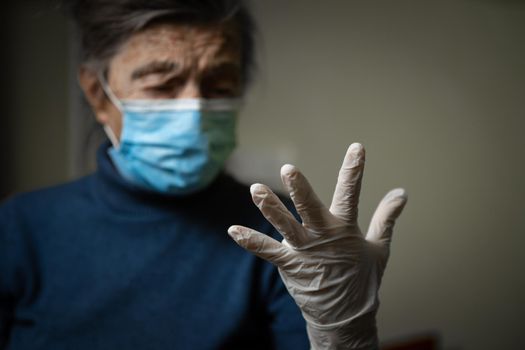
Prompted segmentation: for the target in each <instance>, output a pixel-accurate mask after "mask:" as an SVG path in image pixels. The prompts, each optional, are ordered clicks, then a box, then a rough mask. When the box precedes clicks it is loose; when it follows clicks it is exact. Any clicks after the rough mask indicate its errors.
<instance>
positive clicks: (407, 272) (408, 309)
mask: <svg viewBox="0 0 525 350" xmlns="http://www.w3.org/2000/svg"><path fill="white" fill-rule="evenodd" d="M255 8H256V12H257V16H258V17H259V18H260V27H261V32H262V35H263V37H264V38H263V40H264V48H263V52H262V55H261V56H262V68H261V72H260V75H261V78H262V79H261V80H260V81H259V83H258V84H257V85H256V86H255V88H254V91H253V96H252V100H251V101H250V103H249V104H248V106H247V108H246V111H245V114H244V118H243V120H242V122H241V147H240V149H239V154H238V155H237V156H236V157H237V159H236V162H237V163H239V164H243V163H244V164H248V166H247V167H245V170H244V171H243V174H244V177H245V178H246V179H250V180H252V179H253V180H255V181H261V180H262V181H266V182H269V183H271V184H273V185H274V186H278V182H279V179H278V172H279V167H280V162H281V161H290V162H293V163H295V164H296V165H298V166H299V167H300V168H302V169H303V171H304V172H305V173H306V174H307V176H308V177H309V179H310V180H311V182H312V183H313V185H314V186H315V188H317V189H318V191H319V194H320V196H321V197H322V198H323V199H324V200H325V202H326V203H329V200H330V198H331V194H332V191H333V187H334V185H335V180H336V175H337V171H338V168H339V165H340V162H341V160H342V157H343V155H344V152H345V149H346V147H347V145H348V144H350V143H351V142H353V141H360V142H362V143H363V144H364V145H365V147H366V149H367V152H368V153H367V169H366V172H365V181H364V185H363V193H362V201H361V202H362V204H361V225H362V226H364V227H366V226H367V223H368V220H369V219H370V216H371V214H372V211H373V209H374V207H375V205H376V203H378V201H379V200H380V198H381V196H382V195H383V194H384V193H385V192H386V191H387V190H388V189H390V188H393V187H396V186H403V187H405V188H406V189H407V190H408V192H409V202H408V205H407V207H406V212H405V213H404V214H403V216H402V218H401V219H400V221H399V224H398V226H397V230H396V233H395V240H394V243H393V252H392V257H391V261H390V264H389V266H388V270H387V273H386V276H385V279H384V284H383V286H382V293H381V295H382V307H381V311H380V313H379V327H380V333H381V338H382V339H384V340H388V339H395V338H397V337H400V336H404V335H406V334H411V333H412V332H417V331H422V332H424V331H429V330H430V331H438V332H440V333H441V334H442V336H443V346H444V348H445V349H472V350H473V349H518V348H521V349H523V348H525V341H524V337H523V335H522V328H523V321H522V319H523V316H524V313H523V312H524V311H525V288H524V276H525V274H524V273H523V266H525V265H524V263H525V259H524V258H523V255H522V251H523V246H525V219H524V217H525V215H524V209H525V207H524V204H523V201H524V199H525V186H524V184H523V181H524V180H525V137H524V131H525V112H524V111H525V102H524V101H525V3H524V2H522V1H496V0H494V1H489V0H485V1H484V0H461V1H460V0H454V1H452V0H450V1H443V0H435V1H416V0H413V1H389V0H382V1H370V0H362V1H348V0H339V1H337V0H323V1H320V0H319V1H305V0H286V1H282V0H264V1H257V2H256V3H255ZM250 158H252V160H250ZM259 159H261V162H259ZM272 159H277V160H276V161H272Z"/></svg>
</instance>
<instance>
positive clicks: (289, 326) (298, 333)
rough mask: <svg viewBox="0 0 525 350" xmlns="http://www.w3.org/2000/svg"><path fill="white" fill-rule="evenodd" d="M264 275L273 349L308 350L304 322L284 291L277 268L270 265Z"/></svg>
mask: <svg viewBox="0 0 525 350" xmlns="http://www.w3.org/2000/svg"><path fill="white" fill-rule="evenodd" d="M268 265H270V264H268ZM265 274H266V277H267V280H266V283H268V286H267V287H268V289H267V290H268V294H267V298H268V300H267V312H268V314H269V317H270V320H271V324H270V329H271V332H272V335H273V339H274V346H275V349H278V350H281V349H282V350H284V349H291V350H307V349H309V348H310V343H309V341H308V335H307V333H306V322H305V320H304V318H303V316H302V315H301V311H300V310H299V307H298V306H297V305H296V304H295V301H294V300H293V299H292V297H291V296H290V294H289V293H288V291H287V290H286V287H285V286H284V284H283V282H282V280H281V277H280V276H279V272H278V271H277V268H275V267H274V266H272V265H270V266H268V267H267V271H266V273H265Z"/></svg>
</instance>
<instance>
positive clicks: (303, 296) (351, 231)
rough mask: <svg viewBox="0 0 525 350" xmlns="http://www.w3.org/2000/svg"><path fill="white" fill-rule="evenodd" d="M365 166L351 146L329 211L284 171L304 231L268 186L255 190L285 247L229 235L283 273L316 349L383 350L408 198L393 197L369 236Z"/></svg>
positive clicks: (294, 172) (241, 230)
mask: <svg viewBox="0 0 525 350" xmlns="http://www.w3.org/2000/svg"><path fill="white" fill-rule="evenodd" d="M364 162H365V152H364V149H363V147H362V146H361V145H360V144H358V143H354V144H352V145H351V146H350V147H349V148H348V151H347V153H346V156H345V159H344V161H343V165H342V167H341V170H340V172H339V178H338V181H337V186H336V189H335V193H334V197H333V200H332V204H331V206H330V209H328V208H327V207H326V206H325V205H323V203H321V201H320V200H319V198H318V197H317V196H316V194H315V193H314V191H313V190H312V188H311V186H310V184H309V183H308V181H307V180H306V178H305V177H304V176H303V175H302V174H301V172H300V171H299V170H298V169H297V168H295V167H294V166H292V165H284V166H283V167H282V169H281V178H282V181H283V183H284V185H285V187H286V189H287V190H288V192H289V193H290V196H291V198H292V201H293V203H294V205H295V208H296V210H297V212H298V214H299V215H300V216H301V218H302V224H301V223H299V222H298V221H297V220H296V219H295V218H294V216H293V215H292V214H291V213H290V212H289V211H288V209H287V208H286V207H285V206H284V204H283V203H282V202H281V200H280V199H279V198H278V197H277V196H276V195H275V194H274V193H273V192H272V191H271V190H270V189H269V188H268V187H267V186H265V185H261V184H254V185H252V186H251V189H250V190H251V194H252V197H253V201H254V203H255V204H256V205H257V206H258V208H259V209H260V210H261V212H262V214H263V215H264V216H265V218H266V219H267V220H268V221H269V222H270V223H271V224H272V225H273V226H274V227H275V228H276V229H277V230H278V231H279V232H280V233H281V235H282V236H283V237H284V239H283V241H282V242H278V241H276V240H274V239H273V238H271V237H269V236H267V235H265V234H262V233H260V232H257V231H255V230H252V229H250V228H247V227H243V226H231V227H230V228H229V230H228V233H229V234H230V236H231V237H232V238H233V239H234V240H235V241H236V242H237V243H238V244H239V245H240V246H242V247H244V248H245V249H247V250H248V251H250V252H252V253H254V254H255V255H257V256H259V257H261V258H263V259H266V260H268V261H269V262H271V263H273V264H274V265H276V266H277V267H278V268H279V273H280V275H281V277H282V279H283V281H284V284H285V285H286V287H287V289H288V291H289V293H290V294H291V296H292V297H293V298H294V300H295V302H296V303H297V305H298V306H299V308H300V309H301V311H302V314H303V317H304V318H305V320H306V322H307V330H308V336H309V339H310V343H311V348H312V349H378V339H377V331H376V325H375V315H376V312H377V309H378V307H379V301H378V289H379V286H380V283H381V277H382V275H383V272H384V270H385V267H386V263H387V260H388V256H389V247H390V241H391V237H392V229H393V226H394V222H395V220H396V218H397V217H398V216H399V214H400V213H401V211H402V209H403V207H404V205H405V203H406V200H407V196H406V194H405V191H404V190H403V189H395V190H392V191H390V192H389V193H388V194H387V195H386V196H385V197H384V198H383V200H382V201H381V202H380V203H379V206H378V208H377V210H376V212H375V214H374V216H373V218H372V221H371V223H370V227H369V229H368V233H367V234H366V237H365V236H363V234H362V233H361V230H360V229H359V226H358V224H357V205H358V201H359V192H360V188H361V179H362V175H363V168H364Z"/></svg>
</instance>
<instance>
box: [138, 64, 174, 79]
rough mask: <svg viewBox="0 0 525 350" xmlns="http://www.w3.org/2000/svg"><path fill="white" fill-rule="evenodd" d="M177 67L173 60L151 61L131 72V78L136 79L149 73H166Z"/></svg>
mask: <svg viewBox="0 0 525 350" xmlns="http://www.w3.org/2000/svg"><path fill="white" fill-rule="evenodd" d="M178 67H179V65H178V64H177V63H175V62H171V61H153V62H150V63H148V64H145V65H143V66H141V67H139V68H137V69H135V70H134V71H133V72H132V73H131V80H137V79H140V78H143V77H145V76H146V75H150V74H166V73H170V72H173V71H174V70H176V69H177V68H178Z"/></svg>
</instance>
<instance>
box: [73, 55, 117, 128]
mask: <svg viewBox="0 0 525 350" xmlns="http://www.w3.org/2000/svg"><path fill="white" fill-rule="evenodd" d="M78 82H79V84H80V87H81V88H82V90H83V91H84V95H85V96H86V99H87V101H88V103H89V104H90V106H91V108H92V109H93V112H94V113H95V115H96V117H97V120H98V122H99V123H101V124H108V123H109V121H110V120H111V113H112V109H113V107H114V106H113V105H112V103H111V101H110V100H109V99H108V97H107V96H106V93H105V92H104V89H103V88H102V85H101V82H100V81H99V78H98V75H97V72H96V71H95V70H94V69H92V68H89V67H87V66H85V65H82V66H81V67H80V69H79V70H78Z"/></svg>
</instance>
